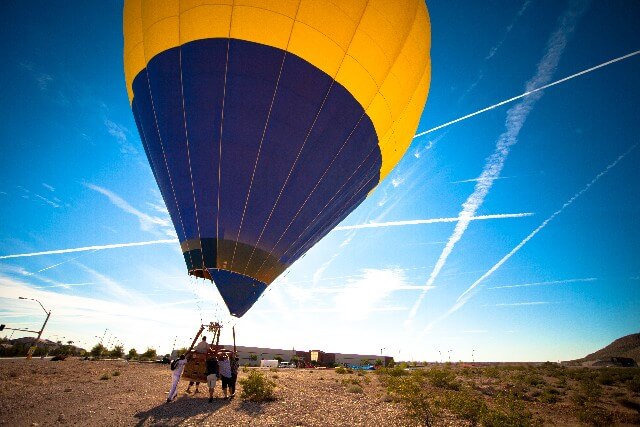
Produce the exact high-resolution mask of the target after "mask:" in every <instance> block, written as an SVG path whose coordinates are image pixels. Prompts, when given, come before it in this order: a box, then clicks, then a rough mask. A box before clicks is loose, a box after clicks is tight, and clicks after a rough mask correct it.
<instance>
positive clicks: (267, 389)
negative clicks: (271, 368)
mask: <svg viewBox="0 0 640 427" xmlns="http://www.w3.org/2000/svg"><path fill="white" fill-rule="evenodd" d="M240 385H242V393H241V395H240V397H242V398H243V399H247V400H251V401H254V402H262V401H267V400H274V399H275V396H274V388H275V385H276V383H274V382H273V381H271V380H269V379H267V377H266V376H265V375H264V374H262V373H261V372H259V371H255V370H253V371H251V372H250V373H249V375H248V376H247V377H246V378H243V379H241V380H240Z"/></svg>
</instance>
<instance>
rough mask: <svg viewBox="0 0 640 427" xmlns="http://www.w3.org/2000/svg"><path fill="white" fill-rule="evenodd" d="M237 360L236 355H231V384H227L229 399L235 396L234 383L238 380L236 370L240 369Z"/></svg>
mask: <svg viewBox="0 0 640 427" xmlns="http://www.w3.org/2000/svg"><path fill="white" fill-rule="evenodd" d="M239 360H240V359H238V356H237V355H235V354H232V355H231V382H230V383H229V393H230V397H231V398H233V396H235V395H236V381H237V380H238V369H239V368H240V363H239Z"/></svg>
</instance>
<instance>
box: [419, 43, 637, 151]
mask: <svg viewBox="0 0 640 427" xmlns="http://www.w3.org/2000/svg"><path fill="white" fill-rule="evenodd" d="M639 53H640V50H636V51H634V52H631V53H628V54H626V55H623V56H619V57H617V58H614V59H612V60H610V61H607V62H603V63H602V64H598V65H596V66H595V67H591V68H587V69H586V70H582V71H580V72H577V73H575V74H571V75H570V76H567V77H565V78H563V79H560V80H556V81H555V82H552V83H548V84H546V85H543V86H540V87H537V88H535V89H531V90H527V91H526V92H524V93H522V94H520V95H518V96H514V97H513V98H509V99H506V100H504V101H501V102H498V103H497V104H493V105H490V106H489V107H486V108H483V109H482V110H478V111H476V112H474V113H471V114H467V115H466V116H462V117H459V118H457V119H455V120H451V121H450V122H447V123H443V124H441V125H439V126H436V127H434V128H431V129H429V130H425V131H424V132H420V133H417V134H415V135H414V136H413V138H414V139H415V138H419V137H421V136H424V135H427V134H429V133H431V132H435V131H437V130H439V129H442V128H446V127H447V126H450V125H452V124H454V123H458V122H461V121H463V120H467V119H469V118H471V117H473V116H477V115H478V114H482V113H485V112H487V111H490V110H493V109H494V108H498V107H500V106H502V105H505V104H508V103H510V102H513V101H517V100H518V99H520V98H524V97H526V96H529V95H532V94H534V93H536V92H539V91H541V90H545V89H547V88H550V87H551V86H555V85H559V84H560V83H564V82H566V81H569V80H571V79H575V78H576V77H579V76H581V75H583V74H588V73H590V72H592V71H595V70H598V69H600V68H603V67H606V66H607V65H611V64H614V63H616V62H620V61H623V60H625V59H628V58H631V57H632V56H635V55H638V54H639Z"/></svg>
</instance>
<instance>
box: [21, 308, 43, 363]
mask: <svg viewBox="0 0 640 427" xmlns="http://www.w3.org/2000/svg"><path fill="white" fill-rule="evenodd" d="M18 299H26V300H30V301H35V302H37V303H38V304H40V307H42V309H43V310H44V312H45V313H47V318H46V319H44V323H43V324H42V328H40V331H39V332H38V337H37V338H36V340H35V341H34V342H33V345H32V346H31V347H29V351H28V352H27V359H31V356H33V352H34V351H35V349H36V343H37V342H38V341H40V337H41V336H42V332H43V331H44V327H45V326H47V322H48V321H49V317H51V310H49V311H47V309H46V308H44V305H42V303H41V302H40V301H38V300H37V299H35V298H25V297H18Z"/></svg>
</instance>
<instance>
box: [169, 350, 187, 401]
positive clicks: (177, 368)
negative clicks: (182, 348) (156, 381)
mask: <svg viewBox="0 0 640 427" xmlns="http://www.w3.org/2000/svg"><path fill="white" fill-rule="evenodd" d="M186 364H187V359H186V358H185V355H184V354H181V355H180V357H179V358H178V359H175V360H174V361H173V362H171V379H172V382H171V390H169V396H168V397H167V403H169V402H171V401H172V400H173V399H175V398H176V395H177V394H178V382H179V381H180V377H181V376H182V372H183V371H184V365H186Z"/></svg>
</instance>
